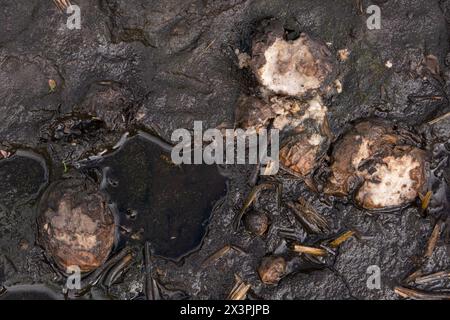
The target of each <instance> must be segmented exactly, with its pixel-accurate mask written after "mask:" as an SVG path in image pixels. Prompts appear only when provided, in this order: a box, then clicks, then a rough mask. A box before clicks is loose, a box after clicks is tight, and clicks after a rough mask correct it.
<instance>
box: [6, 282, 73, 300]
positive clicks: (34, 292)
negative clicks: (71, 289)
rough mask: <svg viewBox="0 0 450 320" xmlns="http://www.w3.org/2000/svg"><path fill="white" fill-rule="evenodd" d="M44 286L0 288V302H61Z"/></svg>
mask: <svg viewBox="0 0 450 320" xmlns="http://www.w3.org/2000/svg"><path fill="white" fill-rule="evenodd" d="M63 299H64V297H63V296H62V295H61V294H57V293H55V292H54V291H52V290H51V289H50V288H48V287H46V286H44V285H18V286H14V287H10V288H3V289H2V288H0V300H63Z"/></svg>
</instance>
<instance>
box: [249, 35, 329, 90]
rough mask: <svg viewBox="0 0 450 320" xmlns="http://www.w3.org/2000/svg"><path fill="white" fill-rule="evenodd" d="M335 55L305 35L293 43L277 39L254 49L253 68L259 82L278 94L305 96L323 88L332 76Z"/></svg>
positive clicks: (280, 38) (323, 45)
mask: <svg viewBox="0 0 450 320" xmlns="http://www.w3.org/2000/svg"><path fill="white" fill-rule="evenodd" d="M331 56H332V55H331V52H330V51H329V49H328V48H327V46H326V45H325V44H322V43H321V42H318V41H315V40H312V39H311V38H310V37H309V36H308V35H306V34H305V33H302V34H301V36H300V37H299V38H298V39H296V40H293V41H287V40H284V39H283V37H277V38H275V39H274V40H273V42H272V43H270V44H268V45H267V46H262V45H257V46H255V48H253V54H252V57H253V59H252V67H253V71H254V73H255V75H256V77H257V79H258V81H259V82H260V83H261V84H262V85H263V86H264V87H266V88H267V89H269V90H271V91H273V92H274V93H276V94H283V95H289V96H297V97H299V96H303V95H305V94H306V93H308V92H310V91H312V90H316V89H319V88H321V86H322V85H323V84H324V82H325V80H326V79H327V77H328V76H329V75H330V74H331V72H332V69H333V64H332V60H331Z"/></svg>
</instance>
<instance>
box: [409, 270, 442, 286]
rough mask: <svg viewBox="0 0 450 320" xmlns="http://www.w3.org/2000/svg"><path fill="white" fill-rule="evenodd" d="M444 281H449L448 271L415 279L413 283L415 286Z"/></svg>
mask: <svg viewBox="0 0 450 320" xmlns="http://www.w3.org/2000/svg"><path fill="white" fill-rule="evenodd" d="M444 279H450V272H449V271H440V272H436V273H433V274H428V275H426V276H421V277H417V278H416V280H415V283H417V284H426V283H429V282H433V281H439V280H444Z"/></svg>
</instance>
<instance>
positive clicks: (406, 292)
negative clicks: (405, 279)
mask: <svg viewBox="0 0 450 320" xmlns="http://www.w3.org/2000/svg"><path fill="white" fill-rule="evenodd" d="M394 292H395V293H396V294H398V295H399V296H401V297H402V298H407V299H412V300H450V294H448V293H435V292H426V291H421V290H414V289H409V288H405V287H395V288H394Z"/></svg>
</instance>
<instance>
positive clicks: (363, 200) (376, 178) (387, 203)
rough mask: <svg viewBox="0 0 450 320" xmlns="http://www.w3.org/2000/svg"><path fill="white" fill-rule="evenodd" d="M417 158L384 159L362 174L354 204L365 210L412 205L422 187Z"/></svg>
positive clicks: (419, 163) (420, 163) (418, 158)
mask: <svg viewBox="0 0 450 320" xmlns="http://www.w3.org/2000/svg"><path fill="white" fill-rule="evenodd" d="M423 180H424V179H423V162H422V158H421V157H414V155H412V154H404V155H402V156H400V157H395V156H388V157H386V158H384V159H383V161H382V163H377V164H376V165H375V166H374V172H373V173H371V174H370V173H366V174H365V182H364V183H363V185H362V186H361V187H360V188H359V190H358V192H357V194H356V197H355V199H356V201H357V203H358V204H359V205H360V206H361V207H363V208H368V209H377V208H378V209H381V208H389V207H398V206H402V205H404V204H406V203H409V202H412V201H414V199H416V198H417V196H418V190H420V189H421V187H422V184H423Z"/></svg>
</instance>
